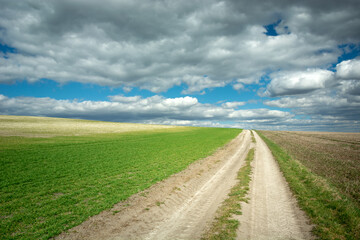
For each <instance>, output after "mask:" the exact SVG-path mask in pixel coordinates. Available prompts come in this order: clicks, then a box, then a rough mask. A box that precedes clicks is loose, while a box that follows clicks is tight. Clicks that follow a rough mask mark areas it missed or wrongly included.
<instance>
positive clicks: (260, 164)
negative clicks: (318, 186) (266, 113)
mask: <svg viewBox="0 0 360 240" xmlns="http://www.w3.org/2000/svg"><path fill="white" fill-rule="evenodd" d="M254 135H255V139H256V147H255V158H254V161H253V174H252V181H251V183H250V193H249V197H250V201H249V203H248V204H246V203H244V204H242V208H243V215H241V216H240V217H238V219H239V221H240V224H241V225H240V227H239V229H238V232H237V233H238V239H281V240H283V239H313V238H314V237H313V236H312V234H311V229H312V226H311V225H310V224H309V221H308V220H307V218H306V215H305V213H304V212H302V211H301V210H300V209H299V207H298V206H297V202H296V199H295V198H294V196H293V195H292V194H291V192H290V189H289V187H288V185H287V182H286V180H285V179H284V177H283V176H282V173H281V172H280V170H279V167H278V165H277V163H276V161H275V160H274V158H273V156H272V154H271V151H270V149H269V148H268V147H267V145H266V144H265V142H264V141H263V140H262V139H261V138H260V137H259V136H258V135H257V133H256V132H254Z"/></svg>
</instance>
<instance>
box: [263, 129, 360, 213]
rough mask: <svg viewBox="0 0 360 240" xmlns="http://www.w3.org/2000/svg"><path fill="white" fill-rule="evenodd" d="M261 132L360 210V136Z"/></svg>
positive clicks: (356, 134)
mask: <svg viewBox="0 0 360 240" xmlns="http://www.w3.org/2000/svg"><path fill="white" fill-rule="evenodd" d="M260 132H261V133H262V134H264V135H265V136H266V137H267V138H269V139H271V140H272V141H273V142H275V143H276V144H278V145H279V146H281V147H282V148H283V149H285V150H286V151H287V152H288V154H289V155H291V156H292V157H293V158H295V159H296V160H298V161H300V162H301V163H302V164H304V165H305V166H306V167H308V168H309V169H310V170H311V171H312V172H314V173H315V174H317V175H319V176H322V177H325V178H326V179H327V180H328V181H329V182H330V183H331V184H332V185H334V186H335V187H337V188H338V189H339V190H340V191H341V192H342V193H344V194H345V195H347V196H348V197H350V198H351V199H353V200H354V201H355V203H356V204H357V205H358V206H359V207H360V191H359V189H360V133H330V132H288V131H260Z"/></svg>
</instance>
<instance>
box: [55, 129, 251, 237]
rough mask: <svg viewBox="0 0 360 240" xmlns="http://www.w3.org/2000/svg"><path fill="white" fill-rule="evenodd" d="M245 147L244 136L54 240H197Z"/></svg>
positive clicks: (248, 137)
mask: <svg viewBox="0 0 360 240" xmlns="http://www.w3.org/2000/svg"><path fill="white" fill-rule="evenodd" d="M250 145H251V135H250V131H248V130H244V131H243V132H242V133H241V134H239V135H238V136H237V137H236V138H235V139H233V140H232V141H231V142H230V143H229V144H227V145H226V146H225V147H223V148H221V149H219V150H218V151H217V152H216V153H214V154H213V155H212V156H209V157H207V158H205V159H202V160H200V161H196V162H195V163H193V164H191V165H190V166H189V167H188V168H187V169H186V170H184V171H182V172H180V173H178V174H175V175H173V176H171V177H170V178H168V179H166V180H164V181H162V182H160V183H158V184H156V185H154V186H153V187H151V188H150V189H148V190H147V191H145V192H143V193H140V194H137V195H135V196H133V197H131V198H130V199H129V200H128V201H127V202H123V203H119V204H117V205H116V206H115V207H114V208H113V209H111V210H109V211H104V212H102V213H100V214H99V215H97V216H94V217H92V218H90V219H89V220H87V221H85V222H84V223H83V224H81V225H80V226H77V227H75V228H73V229H71V230H69V231H68V232H67V233H63V234H61V235H60V236H58V237H57V238H58V239H89V240H90V239H113V240H115V239H199V238H200V237H201V234H202V233H203V231H204V229H205V228H206V226H207V224H208V223H209V222H211V221H212V220H213V218H214V215H215V212H216V210H217V208H218V207H219V205H220V204H221V202H222V201H223V200H224V199H225V198H226V197H227V194H228V193H229V191H230V189H231V187H232V186H233V185H235V183H236V175H237V172H238V170H239V169H240V167H241V166H242V164H243V163H244V159H245V157H246V155H247V152H248V150H249V148H250Z"/></svg>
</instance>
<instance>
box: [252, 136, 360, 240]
mask: <svg viewBox="0 0 360 240" xmlns="http://www.w3.org/2000/svg"><path fill="white" fill-rule="evenodd" d="M258 134H259V135H260V136H261V137H262V139H263V140H264V141H265V142H266V144H267V145H268V147H269V148H270V150H271V152H272V154H273V155H274V157H275V159H276V160H277V161H278V163H279V166H280V169H281V171H282V172H283V174H284V176H285V178H286V180H287V182H288V183H289V186H290V188H291V190H292V191H293V193H294V194H295V196H296V198H297V199H298V202H299V205H300V207H301V208H302V209H303V210H304V211H305V212H306V213H307V215H308V216H309V217H310V219H311V221H312V222H313V223H314V224H315V225H316V226H315V229H314V234H315V235H317V236H318V237H319V238H321V239H360V209H359V208H358V207H357V205H356V203H355V202H354V201H352V200H351V199H349V198H348V197H347V196H345V195H344V194H343V193H341V191H339V190H338V189H336V188H335V187H334V186H332V185H331V184H329V182H328V181H327V180H326V179H325V178H323V177H320V176H318V175H316V174H314V173H312V172H311V171H310V170H309V169H308V168H306V167H305V166H304V165H302V164H301V163H300V162H298V161H296V160H294V159H292V158H291V157H290V156H289V155H288V154H287V153H286V152H285V151H284V150H283V149H282V148H280V147H279V146H278V145H276V144H275V143H273V142H272V141H271V140H269V139H268V138H266V137H265V136H264V135H262V134H261V133H259V132H258Z"/></svg>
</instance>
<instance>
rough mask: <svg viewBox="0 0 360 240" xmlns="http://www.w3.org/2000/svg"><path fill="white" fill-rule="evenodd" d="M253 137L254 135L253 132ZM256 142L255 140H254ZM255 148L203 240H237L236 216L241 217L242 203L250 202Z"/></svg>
mask: <svg viewBox="0 0 360 240" xmlns="http://www.w3.org/2000/svg"><path fill="white" fill-rule="evenodd" d="M251 134H252V136H253V133H252V132H251ZM252 140H253V142H255V138H252ZM254 151H255V150H254V148H251V149H250V150H249V152H248V155H247V157H246V159H245V165H244V166H243V167H241V168H240V170H239V172H238V176H237V179H238V183H237V184H236V185H235V186H234V187H233V188H232V189H231V191H230V193H229V197H228V198H227V199H226V200H225V201H224V202H223V203H222V205H221V206H220V207H219V209H218V210H217V212H216V217H215V220H214V222H213V223H212V225H211V227H210V228H209V229H208V230H207V231H206V232H205V233H204V234H203V236H202V238H201V239H202V240H220V239H224V240H225V239H236V230H237V229H238V227H239V224H240V223H239V221H238V220H236V219H234V217H233V216H234V215H241V214H242V212H241V204H240V203H241V202H248V200H249V199H248V198H247V197H246V195H247V193H248V191H249V184H250V181H251V177H250V175H251V162H252V160H253V159H254Z"/></svg>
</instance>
